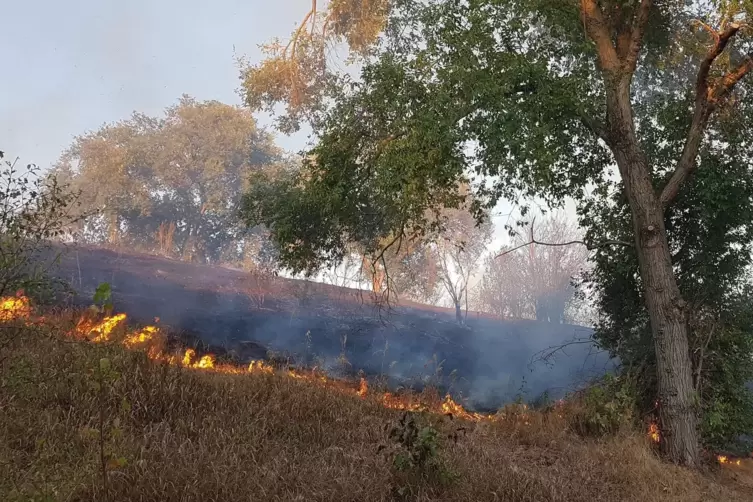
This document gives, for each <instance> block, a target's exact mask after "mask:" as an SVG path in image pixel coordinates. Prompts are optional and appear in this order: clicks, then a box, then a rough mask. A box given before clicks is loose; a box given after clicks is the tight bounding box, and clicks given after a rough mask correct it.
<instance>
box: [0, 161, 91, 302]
mask: <svg viewBox="0 0 753 502" xmlns="http://www.w3.org/2000/svg"><path fill="white" fill-rule="evenodd" d="M4 155H5V154H4V153H3V152H0V160H1V161H2V164H1V167H0V199H2V205H0V297H5V296H8V295H11V294H15V293H16V292H17V291H23V292H24V294H26V295H32V296H34V297H36V298H37V299H47V298H45V295H46V294H47V293H50V291H49V290H50V286H52V284H53V282H55V281H54V280H53V279H52V278H51V277H50V275H49V272H50V271H51V269H52V268H53V267H54V265H55V264H56V263H57V258H58V257H59V252H55V251H54V250H53V248H52V245H51V243H52V241H56V240H57V241H61V240H65V238H66V237H67V230H68V229H69V228H70V226H71V225H72V224H73V223H75V221H76V213H77V211H76V210H75V207H76V205H77V200H76V197H77V195H78V194H75V193H70V192H69V191H68V190H67V187H66V186H65V185H62V184H61V183H60V182H59V181H58V180H57V179H56V178H55V177H54V176H42V175H41V174H42V173H41V170H40V169H39V168H38V167H37V166H35V165H33V164H29V165H27V166H25V167H23V168H22V167H19V166H18V165H17V161H18V159H16V160H15V161H13V162H10V161H8V160H3V157H4Z"/></svg>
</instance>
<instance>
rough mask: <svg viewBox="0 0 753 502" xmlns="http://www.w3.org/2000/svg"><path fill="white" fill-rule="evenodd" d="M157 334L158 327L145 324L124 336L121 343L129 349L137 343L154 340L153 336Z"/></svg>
mask: <svg viewBox="0 0 753 502" xmlns="http://www.w3.org/2000/svg"><path fill="white" fill-rule="evenodd" d="M158 334H159V329H158V328H157V327H155V326H145V327H143V328H141V329H140V330H139V331H137V332H135V333H132V334H130V335H128V336H126V338H125V340H123V345H125V346H126V347H128V348H129V349H131V348H134V347H136V346H139V345H146V344H148V343H150V342H152V341H154V339H155V337H156V336H157V335H158Z"/></svg>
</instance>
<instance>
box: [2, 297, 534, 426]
mask: <svg viewBox="0 0 753 502" xmlns="http://www.w3.org/2000/svg"><path fill="white" fill-rule="evenodd" d="M30 316H31V308H30V304H29V301H28V299H26V298H25V297H22V296H18V297H15V298H3V299H1V300H0V320H5V319H18V318H24V317H30ZM37 320H38V321H40V322H41V321H45V319H44V318H43V317H38V318H37ZM125 321H126V314H117V315H114V316H109V317H105V318H104V319H102V320H100V321H95V320H93V319H91V318H90V317H88V316H84V317H82V318H81V319H80V320H79V321H78V323H77V324H76V327H75V328H74V329H73V330H72V331H71V332H70V333H69V334H70V335H71V336H75V337H77V338H83V339H86V340H89V341H91V342H106V341H112V340H113V338H114V337H113V334H114V332H115V329H116V328H117V327H119V326H124V324H125ZM164 340H165V337H164V336H163V334H162V333H161V331H160V329H159V328H157V327H155V326H146V327H143V328H141V329H138V330H135V331H130V332H129V331H127V330H126V331H125V333H124V336H123V338H121V339H120V342H121V343H122V344H123V345H124V346H125V347H126V348H128V349H138V350H145V351H146V353H147V355H148V357H149V358H151V359H152V360H155V361H159V362H162V363H166V364H169V365H173V366H178V365H180V366H183V367H185V368H191V369H197V370H211V371H215V372H221V373H228V374H241V373H266V374H273V373H275V368H274V367H273V366H272V365H270V364H269V363H266V362H264V361H251V362H250V363H249V365H248V367H246V368H243V367H239V366H233V365H231V364H218V363H217V361H216V358H215V356H214V355H212V354H206V355H203V356H201V357H198V355H197V354H196V351H195V350H194V349H186V350H185V352H184V353H183V355H182V356H180V355H176V354H168V353H165V352H164V350H163V348H164ZM286 373H287V375H288V376H290V377H292V378H295V379H300V380H306V381H308V382H313V383H317V384H320V385H321V384H324V385H327V386H328V387H331V388H334V389H337V390H340V391H344V392H348V393H355V394H356V395H358V396H360V397H362V398H365V397H366V396H367V394H368V393H369V385H368V382H367V381H366V379H365V378H361V379H360V381H359V384H358V387H357V388H354V387H353V385H352V384H351V383H349V382H345V381H341V380H332V379H330V378H328V377H327V376H326V375H324V374H322V373H321V372H319V371H317V369H316V368H314V369H312V370H306V371H300V370H288V371H287V372H286ZM377 399H379V400H380V401H381V403H382V404H383V405H384V406H386V407H388V408H392V409H398V410H405V411H434V412H437V413H445V414H447V413H450V414H453V415H455V416H457V417H459V418H464V419H468V420H474V421H478V420H482V419H498V418H504V416H505V415H504V414H498V415H481V414H478V413H470V412H468V411H466V410H465V409H464V408H463V406H462V405H460V404H458V403H457V402H455V401H454V400H453V399H452V397H450V396H449V395H447V396H446V397H445V398H444V400H443V401H441V402H440V401H437V400H435V399H434V398H430V399H429V400H428V402H426V401H423V400H422V398H421V397H420V396H417V395H416V394H412V393H408V394H401V395H396V394H392V393H389V392H386V393H383V394H381V396H379V397H377ZM523 409H524V410H525V407H524V408H523ZM515 416H516V417H517V418H523V419H524V420H525V421H526V424H527V420H528V418H527V414H526V413H525V412H523V413H522V414H521V413H515Z"/></svg>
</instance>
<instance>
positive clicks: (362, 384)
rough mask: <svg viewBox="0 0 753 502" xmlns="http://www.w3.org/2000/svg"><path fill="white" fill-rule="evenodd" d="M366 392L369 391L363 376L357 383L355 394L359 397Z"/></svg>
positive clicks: (363, 395)
mask: <svg viewBox="0 0 753 502" xmlns="http://www.w3.org/2000/svg"><path fill="white" fill-rule="evenodd" d="M367 392H369V383H368V382H367V381H366V379H365V378H363V377H361V382H360V383H359V384H358V391H357V392H356V394H358V396H359V397H365V396H366V393H367Z"/></svg>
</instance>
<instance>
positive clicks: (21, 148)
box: [0, 0, 310, 167]
mask: <svg viewBox="0 0 753 502" xmlns="http://www.w3.org/2000/svg"><path fill="white" fill-rule="evenodd" d="M2 3H3V9H2V21H3V39H4V41H3V43H2V44H0V62H2V65H3V67H2V73H1V74H2V79H0V150H4V151H6V153H7V154H8V155H11V156H20V157H21V160H22V161H23V162H34V163H37V164H39V165H40V166H42V167H46V166H49V165H50V164H51V163H52V162H54V161H55V159H56V158H57V157H58V155H59V154H60V152H61V151H62V150H63V149H64V148H65V147H66V146H67V145H69V144H70V142H71V140H72V138H73V137H74V136H75V135H78V134H81V133H83V132H86V131H88V130H92V129H96V128H98V127H99V126H100V125H102V124H103V123H105V122H112V121H116V120H119V119H122V118H126V117H128V116H129V115H130V114H131V113H132V112H133V111H134V110H137V111H140V112H145V113H148V114H159V113H160V112H161V111H162V110H163V109H164V108H165V107H167V106H169V105H171V104H173V103H175V102H176V101H177V99H178V97H179V96H180V95H181V94H182V93H187V94H190V95H192V96H194V97H196V98H197V99H200V100H205V99H217V100H220V101H223V102H226V103H235V104H240V98H239V97H238V95H237V93H236V89H237V88H238V87H239V83H240V81H239V78H238V68H237V67H236V64H235V59H234V54H237V55H245V56H247V57H248V58H249V59H250V60H252V61H257V60H259V59H260V58H261V54H260V52H259V49H258V44H260V43H262V42H264V41H266V40H268V39H270V38H271V37H273V36H286V35H287V34H288V33H289V32H290V31H291V30H292V28H293V26H294V25H295V23H296V21H297V20H299V19H300V18H301V16H302V15H303V14H304V13H305V12H306V8H307V6H308V5H310V0H280V1H277V2H269V1H263V0H244V1H241V0H216V1H212V2H208V1H206V0H204V1H200V0H180V1H178V0H128V1H112V0H110V1H107V0H105V1H102V0H100V1H94V0H69V1H67V2H60V1H56V0H48V1H40V0H27V1H25V2H11V1H9V0H8V1H3V2H2ZM234 47H235V53H234V49H233V48H234ZM304 141H305V136H300V137H298V138H284V137H281V138H279V140H278V142H279V143H280V144H281V145H282V146H283V147H286V148H290V149H294V150H297V149H299V148H300V147H302V146H304Z"/></svg>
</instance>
